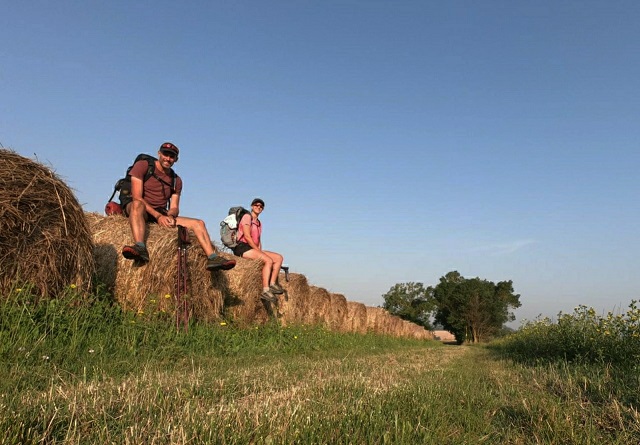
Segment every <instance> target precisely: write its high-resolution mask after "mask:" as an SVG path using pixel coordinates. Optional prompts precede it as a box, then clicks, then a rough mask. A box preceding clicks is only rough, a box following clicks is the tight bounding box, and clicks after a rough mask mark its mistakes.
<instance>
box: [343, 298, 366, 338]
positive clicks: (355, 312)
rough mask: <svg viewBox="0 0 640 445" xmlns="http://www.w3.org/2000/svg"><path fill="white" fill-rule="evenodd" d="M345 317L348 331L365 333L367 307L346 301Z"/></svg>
mask: <svg viewBox="0 0 640 445" xmlns="http://www.w3.org/2000/svg"><path fill="white" fill-rule="evenodd" d="M347 319H348V322H347V323H346V325H347V326H349V331H351V332H357V333H360V334H366V332H367V307H366V306H365V305H364V304H362V303H357V302H355V301H347Z"/></svg>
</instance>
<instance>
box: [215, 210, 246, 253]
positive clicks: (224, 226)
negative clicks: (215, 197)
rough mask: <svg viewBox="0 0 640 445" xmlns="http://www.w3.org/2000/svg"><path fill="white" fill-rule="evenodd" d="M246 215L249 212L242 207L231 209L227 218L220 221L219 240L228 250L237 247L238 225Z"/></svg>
mask: <svg viewBox="0 0 640 445" xmlns="http://www.w3.org/2000/svg"><path fill="white" fill-rule="evenodd" d="M247 213H249V211H248V210H247V209H245V208H244V207H231V208H230V209H229V216H227V217H226V218H225V219H223V220H222V221H220V240H221V241H222V244H224V245H225V246H227V247H228V248H229V249H233V248H234V247H236V246H237V245H238V241H237V235H238V225H239V224H240V220H241V219H242V217H243V216H244V215H246V214H247Z"/></svg>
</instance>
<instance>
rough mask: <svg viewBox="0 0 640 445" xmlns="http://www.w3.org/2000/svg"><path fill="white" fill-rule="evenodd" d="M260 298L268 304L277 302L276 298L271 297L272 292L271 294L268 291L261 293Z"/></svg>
mask: <svg viewBox="0 0 640 445" xmlns="http://www.w3.org/2000/svg"><path fill="white" fill-rule="evenodd" d="M260 298H261V299H263V300H264V301H268V302H270V303H277V302H278V298H277V297H276V296H275V295H273V292H271V291H270V290H265V291H262V293H261V294H260Z"/></svg>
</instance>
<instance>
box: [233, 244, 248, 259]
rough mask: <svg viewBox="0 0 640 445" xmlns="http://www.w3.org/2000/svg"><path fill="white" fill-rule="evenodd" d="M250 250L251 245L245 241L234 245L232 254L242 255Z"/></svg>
mask: <svg viewBox="0 0 640 445" xmlns="http://www.w3.org/2000/svg"><path fill="white" fill-rule="evenodd" d="M250 250H251V246H250V245H248V244H247V243H238V244H237V245H236V247H234V248H233V254H234V255H235V256H239V257H242V255H244V253H245V252H248V251H250Z"/></svg>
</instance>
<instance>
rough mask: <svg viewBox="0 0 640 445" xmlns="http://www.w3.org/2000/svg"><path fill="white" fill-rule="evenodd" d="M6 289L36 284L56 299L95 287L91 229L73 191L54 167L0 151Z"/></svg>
mask: <svg viewBox="0 0 640 445" xmlns="http://www.w3.org/2000/svg"><path fill="white" fill-rule="evenodd" d="M0 156H1V157H2V160H3V166H2V175H1V176H0V248H1V249H2V250H1V251H2V255H1V256H0V291H1V292H2V295H6V294H7V293H8V292H9V291H10V290H11V288H12V287H13V286H15V285H23V284H24V285H30V286H31V287H32V292H33V293H34V294H35V295H38V296H40V297H47V296H51V297H55V296H56V295H57V294H58V293H60V292H61V291H62V290H63V289H65V288H66V287H67V286H69V285H72V284H73V285H75V286H77V287H78V288H80V289H81V290H83V291H87V290H89V289H90V287H91V277H92V274H93V270H94V264H93V257H92V243H91V231H90V229H89V225H88V223H87V221H86V219H85V217H84V211H83V210H82V206H81V205H80V204H79V203H78V200H77V199H76V197H75V195H74V194H73V192H72V191H71V189H70V188H69V187H68V186H67V185H66V184H65V183H64V182H62V180H61V179H60V178H59V177H58V176H57V175H56V174H55V173H54V172H53V171H52V170H51V169H49V168H47V167H45V166H44V165H42V164H40V163H38V162H36V161H33V160H30V159H27V158H25V157H23V156H20V155H19V154H17V153H15V152H14V151H11V150H6V149H0Z"/></svg>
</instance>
